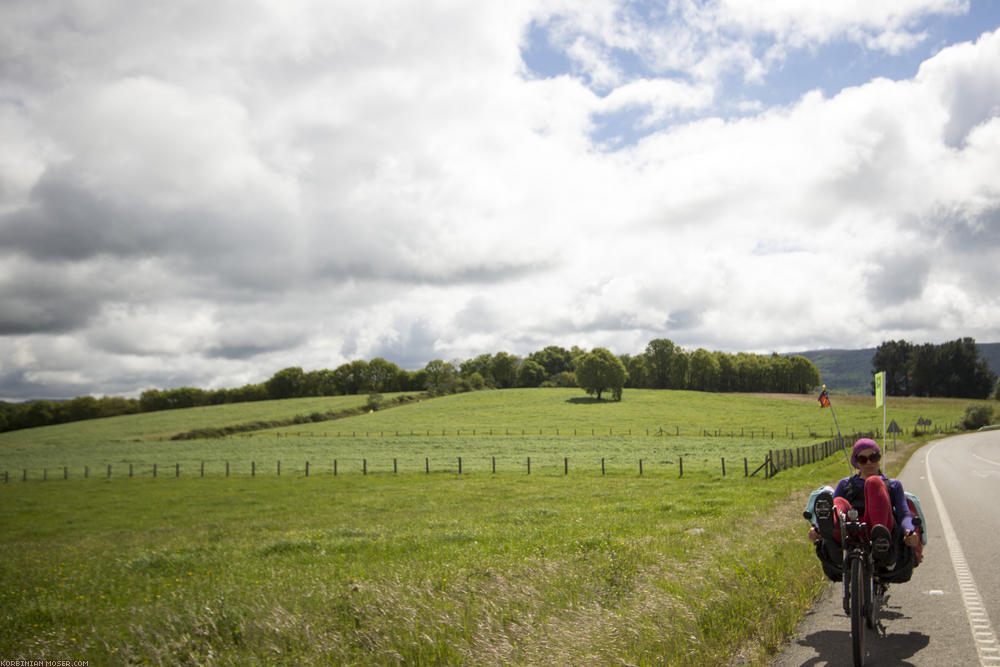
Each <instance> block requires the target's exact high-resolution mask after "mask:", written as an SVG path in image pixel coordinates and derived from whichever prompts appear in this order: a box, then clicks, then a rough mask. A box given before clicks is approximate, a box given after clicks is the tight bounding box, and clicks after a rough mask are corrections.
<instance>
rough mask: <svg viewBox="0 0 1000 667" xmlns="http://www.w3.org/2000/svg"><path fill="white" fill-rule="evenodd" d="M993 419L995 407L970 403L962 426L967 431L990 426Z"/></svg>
mask: <svg viewBox="0 0 1000 667" xmlns="http://www.w3.org/2000/svg"><path fill="white" fill-rule="evenodd" d="M992 421H993V408H992V407H990V406H988V405H970V406H969V407H967V408H965V415H964V416H963V417H962V428H964V429H965V430H967V431H974V430H975V429H978V428H982V427H983V426H988V425H989V424H990V422H992Z"/></svg>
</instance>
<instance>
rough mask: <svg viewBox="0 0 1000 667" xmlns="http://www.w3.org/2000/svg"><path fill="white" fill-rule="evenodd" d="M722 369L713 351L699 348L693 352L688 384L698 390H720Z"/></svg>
mask: <svg viewBox="0 0 1000 667" xmlns="http://www.w3.org/2000/svg"><path fill="white" fill-rule="evenodd" d="M721 374H722V369H721V368H720V366H719V361H718V359H716V358H715V356H713V355H712V353H711V352H709V351H708V350H705V349H703V348H698V349H697V350H695V351H694V352H693V353H692V354H691V361H690V363H689V379H688V386H689V387H690V388H691V389H695V390H697V391H718V388H719V377H720V375H721Z"/></svg>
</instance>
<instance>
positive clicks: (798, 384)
mask: <svg viewBox="0 0 1000 667" xmlns="http://www.w3.org/2000/svg"><path fill="white" fill-rule="evenodd" d="M791 365H792V368H791V378H790V383H789V387H788V391H790V392H792V393H795V394H808V393H809V392H811V391H812V390H813V389H815V388H816V387H818V386H819V384H820V376H819V369H818V368H816V365H815V364H814V363H813V362H811V361H810V360H809V359H807V358H806V357H803V356H802V355H801V354H797V355H795V356H794V357H792V359H791Z"/></svg>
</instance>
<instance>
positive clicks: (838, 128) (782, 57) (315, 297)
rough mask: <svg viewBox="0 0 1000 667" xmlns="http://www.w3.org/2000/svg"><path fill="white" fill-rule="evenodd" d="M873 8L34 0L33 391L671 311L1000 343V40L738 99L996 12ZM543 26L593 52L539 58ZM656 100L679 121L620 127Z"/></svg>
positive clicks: (826, 337)
mask: <svg viewBox="0 0 1000 667" xmlns="http://www.w3.org/2000/svg"><path fill="white" fill-rule="evenodd" d="M869 4H871V3H868V4H863V3H859V4H857V6H856V7H855V9H856V10H857V11H855V12H841V11H840V10H839V9H837V8H836V7H833V6H830V7H826V6H822V7H821V6H819V5H803V4H801V3H791V4H787V5H784V6H783V5H779V4H773V5H772V4H768V5H767V6H766V7H764V6H762V5H760V3H753V5H752V6H751V5H750V4H746V3H732V2H717V3H709V4H708V5H706V6H703V7H701V9H702V10H703V11H697V12H695V11H694V10H695V8H696V7H695V5H693V4H689V3H680V4H677V5H672V7H676V8H678V9H677V11H673V12H672V13H671V12H668V14H667V15H664V16H653V17H652V18H648V17H643V16H640V15H639V14H638V13H636V12H633V11H631V9H630V8H631V5H628V6H620V5H617V4H614V3H594V4H592V5H589V6H588V7H587V8H586V10H584V11H576V10H575V9H574V8H573V7H571V6H569V5H564V4H559V3H551V4H546V5H544V6H541V7H535V6H534V4H533V3H524V4H523V5H518V4H496V5H493V4H488V5H481V4H476V3H471V4H470V3H451V2H437V3H407V2H398V3H391V4H385V5H372V4H363V5H340V6H338V5H330V4H328V3H298V2H281V3H277V4H268V3H259V4H256V5H250V6H243V5H227V4H213V5H210V6H209V5H204V4H202V3H194V4H183V3H168V4H157V5H143V6H141V7H138V8H128V9H127V10H126V9H123V8H122V7H120V6H118V5H115V4H114V3H105V4H102V5H94V6H90V5H87V4H79V5H73V6H72V7H70V8H69V9H64V8H60V7H58V6H57V5H54V4H53V5H46V4H44V3H30V4H28V5H24V4H21V5H16V6H14V5H10V6H7V7H5V8H4V9H0V25H2V26H5V27H3V28H0V32H2V34H0V38H2V39H0V44H2V46H0V71H2V72H3V79H2V80H3V81H4V83H3V84H2V87H0V138H2V139H3V140H4V145H5V147H6V146H8V145H9V146H10V150H9V151H5V153H4V155H0V333H2V335H4V336H5V340H6V341H7V342H8V343H9V345H6V346H5V347H4V352H0V379H3V381H4V383H5V385H6V387H7V388H6V389H4V388H3V387H0V397H2V396H3V393H4V391H7V392H12V391H13V392H16V394H11V395H10V397H18V396H23V395H25V392H30V395H39V394H38V392H44V391H46V387H49V388H50V391H51V392H53V393H52V394H51V395H56V394H60V395H66V394H67V392H68V393H69V394H73V393H90V392H93V393H104V392H133V393H134V392H136V391H140V390H142V389H144V388H148V387H150V386H177V385H180V384H197V385H202V386H234V385H237V384H242V383H245V382H250V381H260V380H262V379H264V378H266V377H268V376H270V375H271V374H273V373H274V372H275V371H276V370H278V369H280V368H282V367H284V366H290V365H297V366H303V367H305V368H307V369H311V368H320V367H326V368H332V367H335V366H336V365H338V364H340V363H342V362H344V361H347V360H349V359H352V358H371V357H374V356H383V357H386V358H388V359H390V360H392V361H396V362H397V363H401V364H402V365H404V366H407V367H411V368H412V367H415V366H422V365H423V364H424V363H426V362H427V361H429V360H430V359H432V358H443V359H448V360H451V359H454V358H456V357H458V358H464V357H469V356H475V355H477V354H480V353H483V352H495V351H499V350H506V351H509V352H512V353H518V354H527V353H529V352H531V351H533V350H534V349H540V348H541V347H544V346H545V345H549V344H559V345H565V346H567V347H568V346H572V345H581V346H583V347H593V346H595V345H604V346H607V347H609V348H611V349H613V350H615V351H618V352H632V353H634V352H639V351H641V350H642V349H643V348H644V347H645V344H646V342H648V341H649V340H650V339H652V338H654V337H662V336H666V337H671V338H673V339H675V341H676V342H678V343H679V344H682V345H684V346H689V347H698V346H704V347H708V348H721V349H727V350H733V351H735V350H755V351H765V352H767V351H771V350H774V349H780V350H794V349H805V348H813V347H823V346H835V347H850V346H868V345H875V344H878V342H880V340H882V339H883V338H887V337H890V336H891V337H894V338H901V337H902V338H917V339H918V340H920V341H921V342H922V341H923V340H926V339H930V340H935V341H938V340H943V339H951V338H955V337H958V336H964V335H972V336H974V337H977V338H979V339H981V340H983V341H984V342H990V341H991V339H992V338H995V329H994V328H991V327H992V324H991V323H992V322H995V321H997V318H998V317H1000V304H998V301H997V297H996V296H995V289H994V288H993V286H994V285H995V284H996V282H998V280H1000V276H998V275H997V269H996V268H995V267H994V265H995V261H992V260H991V259H990V258H991V256H992V255H991V253H993V252H995V249H996V247H997V245H998V243H1000V239H998V237H997V234H998V232H997V220H998V219H1000V218H998V213H997V211H1000V191H998V190H1000V186H998V185H997V184H996V180H995V178H993V176H992V175H993V174H995V173H997V170H998V167H1000V165H998V164H997V162H998V161H1000V158H998V156H1000V119H998V117H1000V111H998V108H1000V107H998V105H1000V98H998V97H997V93H996V91H997V90H1000V85H998V84H1000V81H998V78H1000V65H998V63H1000V58H998V57H997V56H998V55H1000V54H998V53H997V50H998V48H1000V46H998V45H1000V33H988V34H987V35H985V36H984V37H983V38H982V39H980V40H979V41H978V42H976V43H969V44H964V45H957V46H952V47H948V48H945V49H943V50H941V51H940V53H938V54H937V55H936V56H934V57H933V58H931V59H929V60H927V61H926V62H924V63H923V65H922V66H921V68H920V70H919V73H918V75H917V76H916V77H914V78H912V79H908V80H906V79H904V80H900V81H892V80H890V79H888V78H876V79H873V80H870V81H867V82H866V83H864V84H862V85H858V86H855V87H853V88H848V89H845V90H842V91H839V92H833V93H826V94H824V93H821V92H819V91H818V90H815V91H809V90H808V88H806V89H802V90H801V91H800V92H799V95H798V97H797V98H796V99H795V101H794V102H792V103H788V104H784V105H782V106H768V105H767V104H765V103H764V102H761V101H756V100H751V99H749V96H746V95H745V96H743V97H741V98H739V99H731V98H724V97H723V92H724V91H725V90H726V89H725V87H724V86H722V85H721V83H720V81H722V80H723V79H724V78H726V77H727V76H732V75H735V76H736V78H737V79H743V80H747V81H754V82H759V83H762V84H763V85H767V81H768V80H769V79H768V76H769V72H771V71H772V69H773V68H775V67H777V66H778V65H780V64H782V63H784V62H787V61H789V59H793V58H795V57H797V56H796V54H797V53H799V52H800V51H801V50H802V49H807V48H808V44H809V43H823V42H830V41H834V40H851V41H854V42H855V43H857V44H858V45H860V46H859V47H858V48H867V49H870V50H883V51H886V52H889V53H900V52H905V51H906V50H907V49H909V48H912V46H913V44H915V43H916V42H918V41H920V39H922V38H923V31H924V30H925V27H924V24H922V23H920V22H919V20H918V19H920V18H921V17H926V16H928V15H931V14H939V15H940V14H943V15H947V14H948V13H949V12H955V11H961V10H962V5H961V3H949V2H944V3H931V2H923V3H904V4H900V3H887V4H885V5H884V6H881V7H874V6H873V7H869V6H868V5H869ZM876 4H877V3H876ZM751 10H753V11H751ZM654 14H655V12H654ZM533 21H534V22H535V23H534V25H543V26H545V27H546V29H547V30H548V31H549V34H550V35H551V36H552V40H553V44H554V45H555V48H563V49H565V52H566V53H568V54H569V56H571V57H575V58H576V59H577V65H576V69H575V70H574V71H571V72H568V73H566V74H565V75H562V76H553V77H550V78H539V77H537V76H532V75H531V74H530V72H527V71H526V69H525V65H524V63H523V62H522V61H521V56H520V54H521V52H520V50H519V49H520V47H521V46H522V45H523V42H524V35H525V33H526V31H527V30H528V27H529V26H530V25H533V23H532V22H533ZM574 44H576V45H577V47H576V49H577V50H574ZM900 49H902V51H900ZM623 53H629V54H631V56H632V57H634V58H635V59H637V60H638V61H641V62H642V63H643V67H644V70H643V72H642V73H641V74H636V73H635V71H633V70H631V69H629V67H628V66H624V65H623V64H622V62H625V61H623V60H622V59H621V57H622V54H623ZM626 61H627V59H626ZM737 107H739V108H742V109H743V112H744V113H747V114H750V115H746V116H743V117H737V118H732V117H730V116H729V115H728V112H729V111H730V110H731V109H733V108H737ZM630 113H634V114H635V118H637V119H638V121H637V122H638V123H639V124H640V125H642V126H643V127H644V128H645V131H646V132H647V135H646V136H645V137H644V138H642V139H641V140H640V141H638V142H636V143H635V144H632V145H626V146H624V147H621V148H620V149H619V150H616V151H608V150H607V145H603V144H600V143H599V140H598V139H595V133H596V132H597V130H598V129H599V127H600V124H601V122H602V120H606V119H607V118H609V117H614V116H615V115H616V114H621V115H623V116H626V117H627V115H628V114H630ZM8 139H9V143H8V141H7V140H8ZM932 310H933V311H936V312H941V313H944V315H943V316H942V318H941V319H940V320H935V319H934V318H933V317H925V316H923V313H925V312H931V311H932ZM914 312H919V313H921V315H920V316H915V315H914ZM12 387H14V388H15V389H12Z"/></svg>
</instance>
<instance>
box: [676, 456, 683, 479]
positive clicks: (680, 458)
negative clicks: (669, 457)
mask: <svg viewBox="0 0 1000 667" xmlns="http://www.w3.org/2000/svg"><path fill="white" fill-rule="evenodd" d="M677 466H678V468H679V469H680V473H681V474H680V475H678V477H683V476H684V457H683V456H678V457H677Z"/></svg>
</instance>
